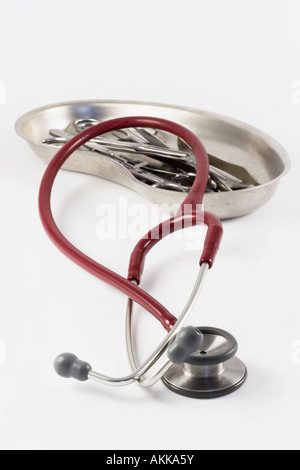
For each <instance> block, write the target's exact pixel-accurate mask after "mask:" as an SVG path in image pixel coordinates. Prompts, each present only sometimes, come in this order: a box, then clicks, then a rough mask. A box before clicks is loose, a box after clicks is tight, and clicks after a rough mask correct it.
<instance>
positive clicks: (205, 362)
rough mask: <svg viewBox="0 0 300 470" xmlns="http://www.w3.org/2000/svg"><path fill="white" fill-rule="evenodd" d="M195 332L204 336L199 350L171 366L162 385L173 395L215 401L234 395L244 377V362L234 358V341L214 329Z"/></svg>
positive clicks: (245, 372)
mask: <svg viewBox="0 0 300 470" xmlns="http://www.w3.org/2000/svg"><path fill="white" fill-rule="evenodd" d="M199 330H200V331H201V332H202V333H203V335H204V340H203V343H202V345H201V350H199V351H197V352H196V353H193V354H192V355H191V356H190V357H189V358H188V359H187V360H186V361H185V362H183V363H179V364H173V365H172V367H170V369H169V370H168V371H167V372H166V373H165V374H164V376H163V378H162V381H163V383H164V384H165V385H166V387H168V388H169V389H170V390H172V391H173V392H175V393H178V394H179V395H183V396H187V397H192V398H216V397H220V396H223V395H228V394H229V393H232V392H234V391H235V390H237V389H238V388H240V387H241V385H243V383H244V382H245V380H246V378H247V370H246V367H245V365H244V363H243V362H242V361H241V360H240V359H238V358H237V357H236V356H235V353H236V352H237V348H238V345H237V342H236V340H235V338H234V337H233V336H232V335H231V334H230V333H228V332H226V331H224V330H221V329H218V328H207V327H199Z"/></svg>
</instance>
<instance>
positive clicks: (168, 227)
mask: <svg viewBox="0 0 300 470" xmlns="http://www.w3.org/2000/svg"><path fill="white" fill-rule="evenodd" d="M128 127H148V128H155V129H160V130H163V131H166V132H170V133H172V134H175V135H177V136H178V137H180V138H182V139H183V140H184V141H185V142H186V143H187V144H188V145H189V146H190V147H191V148H192V150H193V152H194V154H195V157H196V163H197V172H196V178H195V181H194V184H193V186H192V188H191V190H190V192H189V193H188V195H187V197H186V198H185V200H184V202H183V204H182V206H181V207H182V208H183V211H182V214H180V215H177V216H175V217H174V218H172V219H170V220H169V221H165V222H163V223H161V224H160V225H159V226H158V227H157V230H156V232H155V233H156V234H157V231H158V233H159V237H158V238H157V237H156V238H155V239H151V233H153V231H151V232H149V234H148V236H146V237H143V239H141V240H140V241H139V242H138V243H137V245H136V246H135V248H134V250H133V252H132V254H131V258H130V264H129V274H128V279H126V278H124V277H123V276H121V275H119V274H117V273H115V272H114V271H112V270H110V269H108V268H106V267H105V266H103V265H101V264H100V263H98V262H96V261H95V260H93V259H92V258H90V257H88V256H87V255H85V254H84V253H82V252H81V251H80V250H78V249H77V248H76V247H75V246H74V245H72V244H71V243H70V242H69V241H68V240H67V239H66V238H65V237H64V235H63V234H62V233H61V232H60V230H59V229H58V227H57V225H56V223H55V221H54V218H53V214H52V210H51V193H52V188H53V183H54V181H55V178H56V176H57V173H58V171H59V170H60V168H61V167H62V165H63V164H64V163H65V162H66V160H67V159H68V158H69V157H70V156H71V155H72V154H73V152H75V150H77V149H78V148H79V147H80V146H81V145H83V144H85V143H86V142H88V141H89V140H90V139H93V138H95V137H97V136H99V135H102V134H105V133H107V132H111V131H114V130H117V129H122V128H123V129H124V128H128ZM100 158H101V157H100ZM208 171H209V163H208V157H207V154H206V151H205V148H204V146H203V145H202V143H201V142H200V140H199V139H198V137H197V136H195V135H194V134H193V133H192V132H191V131H190V130H188V129H186V128H185V127H183V126H181V125H179V124H177V123H174V122H172V121H168V120H165V119H160V118H154V117H143V116H134V117H124V118H118V119H112V120H109V121H105V122H101V123H99V124H96V125H94V126H92V127H90V128H88V129H86V130H84V131H82V132H80V133H79V134H77V135H75V136H74V137H73V138H72V139H71V140H69V141H68V142H67V143H66V144H65V145H64V146H63V147H62V148H61V149H60V150H59V151H58V152H57V153H56V155H55V156H54V157H53V159H52V160H51V162H50V163H49V165H48V167H47V169H46V171H45V174H44V176H43V179H42V182H41V186H40V191H39V212H40V217H41V220H42V224H43V226H44V229H45V231H46V232H47V234H48V236H49V237H50V239H51V240H52V242H53V243H54V244H55V245H56V246H57V248H59V250H60V251H62V253H64V254H65V255H66V256H67V257H68V258H69V259H71V260H72V261H74V262H75V263H76V264H78V265H79V266H80V267H82V268H83V269H85V270H86V271H88V272H89V273H91V274H93V275H94V276H96V277H97V278H99V279H101V280H102V281H105V282H107V283H108V284H110V285H112V286H114V287H115V288H117V289H118V290H120V291H121V292H123V293H124V294H125V295H126V296H128V297H129V298H131V299H132V300H133V301H135V302H137V303H138V304H139V305H141V306H142V307H143V308H145V309H146V310H147V311H148V312H150V313H151V314H152V315H153V316H154V317H155V318H156V319H157V320H159V321H160V323H161V324H162V325H163V327H164V328H165V329H166V330H167V331H170V330H171V328H172V327H173V326H174V324H175V323H176V321H177V319H176V317H174V316H173V315H172V314H171V313H170V312H169V311H168V310H167V309H166V308H165V307H164V306H163V305H162V304H161V303H160V302H158V301H157V300H156V299H154V298H153V297H152V296H151V295H150V294H148V293H147V292H145V291H144V290H143V289H141V288H140V287H138V286H137V285H135V284H134V283H132V282H131V280H132V279H136V280H137V282H138V283H139V282H140V277H141V275H142V270H143V266H144V262H145V257H146V254H147V253H148V252H149V250H150V249H151V248H152V247H153V246H154V245H155V244H156V243H157V242H158V241H159V240H160V239H161V238H163V237H164V236H166V235H168V234H169V233H170V232H172V231H175V230H178V229H181V228H183V224H182V222H187V223H184V226H191V225H196V224H199V223H200V221H201V217H199V207H200V206H201V204H202V200H203V195H204V192H205V189H206V184H207V178H208ZM184 207H188V208H189V210H188V213H185V211H184ZM203 221H204V223H205V224H206V225H207V226H208V230H207V234H206V240H205V244H204V250H203V252H202V255H201V259H200V264H202V263H203V262H207V263H208V264H209V265H210V267H211V266H212V264H213V261H214V258H215V255H216V253H217V250H218V248H219V244H220V241H221V237H222V224H221V222H220V220H219V219H218V218H217V217H216V216H215V215H213V214H210V213H208V212H204V213H203V217H202V223H203Z"/></svg>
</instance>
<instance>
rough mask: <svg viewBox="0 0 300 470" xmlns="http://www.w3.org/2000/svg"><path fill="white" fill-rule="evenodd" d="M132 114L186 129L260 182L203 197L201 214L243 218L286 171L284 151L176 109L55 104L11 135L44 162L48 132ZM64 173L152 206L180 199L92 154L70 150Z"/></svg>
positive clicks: (27, 117) (223, 120)
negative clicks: (126, 191)
mask: <svg viewBox="0 0 300 470" xmlns="http://www.w3.org/2000/svg"><path fill="white" fill-rule="evenodd" d="M135 115H139V116H155V117H160V118H165V119H169V120H172V121H175V122H178V123H179V124H182V125H183V126H185V127H188V128H189V129H190V130H191V131H193V132H194V133H195V134H197V135H198V137H199V138H200V139H201V141H202V142H203V144H204V146H205V148H206V150H207V152H208V153H211V154H213V155H215V156H216V157H219V158H222V159H223V160H227V161H228V162H231V163H236V164H238V165H242V166H244V167H245V168H246V169H247V170H248V171H249V172H250V173H251V174H252V175H253V177H254V178H255V179H256V180H257V181H258V182H259V183H260V184H259V186H255V187H251V188H247V189H240V190H237V191H231V192H218V193H208V194H205V196H204V206H205V210H207V211H210V212H214V213H215V214H216V215H218V216H219V217H220V218H222V219H226V218H231V217H238V216H242V215H245V214H248V213H250V212H252V211H254V210H255V209H257V208H258V207H260V206H262V205H263V204H265V203H266V202H267V201H268V200H269V199H270V198H271V197H272V195H273V194H274V192H275V190H276V188H277V186H278V184H279V180H280V178H281V177H282V176H283V175H284V174H285V173H286V172H287V171H288V170H289V168H290V160H289V157H288V155H287V153H286V151H285V150H284V149H283V148H282V147H281V145H280V144H279V143H278V142H276V141H275V140H274V139H273V138H272V137H270V136H269V135H267V134H265V133H264V132H262V131H260V130H258V129H256V128H254V127H252V126H250V125H248V124H245V123H243V122H240V121H237V120H235V119H232V118H228V117H226V116H222V115H219V114H215V113H211V112H208V111H201V110H197V109H191V108H185V107H179V106H176V107H175V106H170V105H163V104H155V103H144V102H128V101H103V100H96V101H75V102H66V103H58V104H54V105H49V106H44V107H42V108H38V109H35V110H33V111H31V112H29V113H27V114H24V115H23V116H22V117H20V118H19V119H18V121H17V122H16V132H17V133H18V134H19V135H20V136H21V137H23V138H25V139H26V140H27V142H28V143H29V145H30V147H31V148H32V149H33V150H34V152H36V153H37V154H38V155H39V156H40V157H42V158H43V159H44V160H45V161H47V162H48V161H49V160H50V159H51V158H52V157H53V156H54V155H55V153H56V152H57V147H55V146H51V145H46V144H42V143H41V140H42V139H44V138H45V137H47V136H48V131H49V129H51V128H59V129H64V128H66V127H67V126H68V124H69V123H70V122H71V121H74V120H76V119H81V118H92V119H97V120H100V121H103V120H107V119H112V118H116V117H122V116H135ZM64 168H65V169H67V170H73V171H79V172H83V173H89V174H93V175H97V176H101V177H104V178H106V179H111V180H113V181H116V182H118V183H120V184H122V185H125V186H127V187H130V188H132V189H133V190H135V191H137V192H138V193H140V194H141V195H143V196H145V197H147V198H148V199H150V200H151V201H152V202H153V203H156V204H162V203H168V204H170V205H172V204H174V203H181V202H182V201H183V199H184V197H185V194H184V193H181V192H177V191H170V190H166V189H160V188H152V187H150V186H148V185H146V184H144V183H141V182H139V181H137V180H136V179H135V178H133V177H132V175H131V174H130V173H129V172H126V171H125V172H124V169H122V168H121V167H120V166H119V165H117V164H116V163H114V162H113V161H111V160H110V159H109V158H107V157H103V156H101V155H99V154H95V153H94V152H88V151H85V150H78V151H76V152H75V153H74V154H73V155H72V156H71V157H70V159H69V160H68V161H67V163H66V164H65V166H64Z"/></svg>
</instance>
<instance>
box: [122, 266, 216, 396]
mask: <svg viewBox="0 0 300 470" xmlns="http://www.w3.org/2000/svg"><path fill="white" fill-rule="evenodd" d="M208 270H209V264H208V263H205V262H204V263H202V265H201V266H200V270H199V273H198V276H197V279H196V282H195V285H194V287H193V290H192V292H191V294H190V297H189V299H188V301H187V303H186V305H185V307H184V309H183V310H182V312H181V314H180V316H179V317H178V320H177V322H176V324H175V325H174V326H173V328H172V330H171V331H170V333H168V335H167V336H166V338H165V340H163V341H162V343H160V345H159V347H160V346H162V345H163V344H164V346H165V347H164V351H165V349H166V347H167V346H168V344H169V342H170V340H171V339H172V338H173V337H174V336H175V335H176V334H177V333H178V331H179V329H180V328H181V327H182V325H183V323H184V322H185V321H186V319H187V317H188V316H189V315H190V313H191V311H192V309H193V307H194V305H195V303H196V301H197V299H198V296H199V294H200V290H201V288H202V286H203V283H204V280H205V277H206V274H207V271H208ZM132 282H136V281H132ZM132 313H133V301H132V300H131V299H128V303H127V311H126V348H127V354H128V360H129V364H130V367H131V369H132V370H133V371H134V370H135V369H137V368H138V365H137V360H136V357H135V351H134V346H133V338H132ZM166 342H167V343H166ZM159 347H158V348H159ZM158 348H157V349H158ZM156 352H157V350H156ZM161 355H162V354H160V355H159V356H158V357H157V359H156V360H158V359H159V357H160V356H161ZM155 362H156V361H155ZM172 364H173V363H172V362H171V361H170V360H167V361H166V362H165V363H164V364H163V365H162V366H161V368H160V369H158V370H157V371H156V372H155V373H154V374H153V375H152V376H150V377H147V378H145V379H142V378H141V377H140V378H139V379H137V383H138V384H139V385H140V386H142V387H150V386H151V385H153V384H154V383H155V382H157V381H158V380H159V379H161V377H162V376H163V375H164V374H165V372H166V371H167V370H168V369H169V368H170V367H171V365H172ZM148 370H149V369H148Z"/></svg>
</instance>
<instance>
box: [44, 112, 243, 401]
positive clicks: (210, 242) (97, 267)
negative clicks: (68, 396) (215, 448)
mask: <svg viewBox="0 0 300 470" xmlns="http://www.w3.org/2000/svg"><path fill="white" fill-rule="evenodd" d="M131 127H145V128H155V129H158V130H162V131H166V132H169V133H172V134H175V135H176V136H177V137H180V138H181V139H182V140H183V141H185V142H186V144H187V145H189V146H190V147H191V149H192V150H193V152H194V154H195V158H196V163H197V170H196V178H195V181H194V184H193V186H192V188H191V190H190V192H189V193H188V194H187V197H186V198H185V200H184V202H183V203H182V205H181V207H180V209H179V211H178V212H177V213H176V214H175V215H174V216H173V217H171V218H170V219H169V220H166V221H164V222H162V223H161V224H159V225H158V226H157V227H155V228H154V229H152V230H150V231H149V232H148V234H147V235H146V236H145V237H143V238H142V239H141V240H140V241H139V242H138V243H137V244H136V246H135V248H134V250H133V252H132V254H131V257H130V262H129V269H128V277H127V279H126V278H124V277H122V276H121V275H119V274H117V273H115V272H113V271H111V270H110V269H108V268H106V267H105V266H103V265H101V264H99V263H97V262H96V261H95V260H93V259H91V258H89V257H88V256H87V255H85V254H84V253H82V252H81V251H80V250H78V249H77V248H76V247H75V246H73V245H72V244H71V243H70V242H69V241H68V240H67V239H66V238H65V237H64V235H63V234H62V233H61V232H60V231H59V229H58V227H57V225H56V223H55V221H54V218H53V215H52V211H51V192H52V187H53V183H54V180H55V178H56V175H57V173H58V171H59V170H60V168H61V167H62V165H63V164H64V163H65V162H66V160H67V159H68V158H69V157H70V156H71V155H72V154H73V152H75V150H77V149H78V148H79V147H81V146H82V145H83V144H85V143H86V142H88V141H89V140H91V139H93V138H95V137H97V136H100V135H102V134H105V133H107V132H112V131H116V130H119V129H123V128H124V129H125V128H131ZM208 173H209V162H208V157H207V154H206V151H205V148H204V146H203V145H202V143H201V142H200V140H199V139H198V137H197V136H195V135H194V134H193V133H192V132H191V131H190V130H188V129H187V128H185V127H183V126H181V125H179V124H176V123H174V122H171V121H168V120H164V119H159V118H153V117H124V118H118V119H112V120H109V121H106V122H101V123H100V124H97V125H95V126H92V127H89V128H87V129H86V130H84V131H82V132H80V133H79V134H77V135H76V136H74V137H73V138H72V139H71V140H69V141H68V142H67V143H66V144H65V145H64V146H63V147H62V148H61V149H60V150H59V151H58V152H57V154H56V155H55V156H54V158H53V159H52V160H51V162H50V163H49V165H48V167H47V169H46V172H45V174H44V176H43V179H42V182H41V186H40V193H39V210H40V216H41V220H42V223H43V226H44V228H45V230H46V232H47V234H48V235H49V237H50V239H51V240H52V241H53V243H54V244H55V245H56V246H57V247H58V248H59V249H60V250H61V251H62V252H63V253H64V254H65V255H66V256H67V257H68V258H70V259H71V260H72V261H74V262H75V263H77V264H78V265H79V266H81V267H82V268H84V269H85V270H86V271H88V272H89V273H91V274H93V275H94V276H96V277H97V278H99V279H101V280H103V281H105V282H107V283H109V284H111V285H112V286H114V287H116V288H117V289H118V290H120V291H121V292H123V293H124V294H125V295H126V296H127V297H128V299H129V300H128V304H127V312H126V346H127V353H128V358H129V363H130V366H131V369H132V372H131V374H129V375H127V376H125V377H109V376H106V375H103V374H101V373H99V372H96V371H94V370H93V369H92V367H91V366H90V365H89V364H88V363H87V362H85V361H81V360H80V359H78V358H77V357H76V356H75V355H74V354H71V353H64V354H61V355H59V356H58V357H57V358H56V360H55V363H54V368H55V370H56V372H57V373H58V374H59V375H60V376H62V377H66V378H71V377H72V378H74V379H77V380H79V381H86V380H94V381H96V382H100V383H102V384H104V385H111V386H123V385H129V384H131V383H134V382H135V383H137V384H138V385H140V386H142V387H146V388H147V387H150V386H152V385H153V384H155V383H156V382H157V381H158V380H160V379H162V382H163V383H164V384H165V385H166V386H167V387H168V388H169V389H170V390H172V391H173V392H176V393H178V394H181V395H184V396H189V397H195V398H212V397H217V396H222V395H227V394H229V393H231V392H233V391H234V390H236V389H238V388H239V387H240V386H241V385H242V384H243V383H244V382H245V380H246V377H247V370H246V367H245V365H244V364H243V362H242V361H241V360H240V359H238V358H237V357H236V355H235V354H236V352H237V349H238V345H237V341H236V339H235V338H234V337H233V336H232V335H231V334H229V333H228V332H226V331H224V330H221V329H218V328H211V327H193V326H186V327H184V326H183V325H184V323H185V322H186V320H187V318H188V316H189V314H190V313H191V311H192V308H193V306H194V304H195V302H196V300H197V297H198V294H199V293H200V290H201V287H202V285H203V282H204V280H205V277H206V274H207V272H208V270H209V269H210V268H211V267H212V266H213V263H214V260H215V256H216V254H217V251H218V248H219V245H220V242H221V238H222V233H223V229H222V224H221V222H220V220H219V219H218V218H217V217H216V216H215V215H214V214H212V213H209V212H205V211H203V210H202V199H203V195H204V192H205V188H206V184H207V179H208ZM203 223H204V224H205V225H206V226H207V233H206V238H205V242H204V249H203V252H202V254H201V258H200V268H199V273H198V276H197V279H196V281H195V284H194V286H193V289H192V292H191V294H190V296H189V298H188V300H187V303H186V305H185V307H184V308H183V310H182V312H181V314H180V315H179V317H178V319H177V318H175V317H174V316H173V315H172V314H171V313H170V312H169V311H168V310H167V309H166V308H165V307H164V306H163V305H162V304H161V303H160V302H158V301H157V300H156V299H155V298H153V297H152V296H151V295H150V294H149V293H147V292H146V291H144V290H143V289H141V288H140V287H139V285H140V282H141V277H142V274H143V268H144V264H145V259H146V255H147V254H148V252H149V251H150V250H151V248H152V247H154V246H155V245H156V243H157V242H158V241H159V240H161V239H163V238H164V237H165V236H167V235H169V234H170V233H173V232H175V231H177V230H181V229H184V228H187V227H191V226H195V225H199V224H203ZM135 302H136V303H138V304H139V305H140V306H142V307H143V308H145V309H146V310H147V311H148V312H150V313H151V314H152V315H153V316H154V317H155V318H156V319H157V320H159V321H160V323H161V324H162V326H163V327H164V328H165V330H166V331H167V335H166V337H165V338H164V339H163V341H161V343H160V344H159V345H158V346H157V348H156V349H155V350H154V351H153V353H152V354H151V356H150V357H149V358H148V359H147V360H145V361H144V362H143V364H142V365H138V364H137V360H136V355H135V350H134V346H133V337H132V312H133V306H134V303H135ZM165 353H166V354H165ZM164 354H165V355H166V359H165V360H164V361H163V362H162V363H160V364H158V365H157V367H156V369H155V370H153V368H154V366H155V364H157V362H158V361H159V360H160V359H161V358H162V356H163V355H164ZM160 362H161V361H160ZM146 374H147V375H146Z"/></svg>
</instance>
